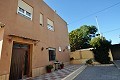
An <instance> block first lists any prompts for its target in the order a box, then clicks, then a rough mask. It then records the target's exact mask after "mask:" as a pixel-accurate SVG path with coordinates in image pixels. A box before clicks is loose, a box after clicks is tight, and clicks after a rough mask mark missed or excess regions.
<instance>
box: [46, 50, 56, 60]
mask: <svg viewBox="0 0 120 80" xmlns="http://www.w3.org/2000/svg"><path fill="white" fill-rule="evenodd" d="M48 51H49V61H54V60H55V58H56V54H55V49H54V48H49V49H48Z"/></svg>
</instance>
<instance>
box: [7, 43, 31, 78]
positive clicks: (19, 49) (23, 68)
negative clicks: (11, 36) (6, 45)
mask: <svg viewBox="0 0 120 80" xmlns="http://www.w3.org/2000/svg"><path fill="white" fill-rule="evenodd" d="M29 66H30V54H29V45H24V44H18V43H14V45H13V50H12V59H11V68H10V77H9V80H18V79H22V78H23V77H27V76H29V70H30V69H29V68H30V67H29Z"/></svg>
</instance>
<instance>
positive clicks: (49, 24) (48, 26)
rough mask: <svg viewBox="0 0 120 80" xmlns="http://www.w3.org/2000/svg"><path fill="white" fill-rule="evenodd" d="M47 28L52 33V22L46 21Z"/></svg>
mask: <svg viewBox="0 0 120 80" xmlns="http://www.w3.org/2000/svg"><path fill="white" fill-rule="evenodd" d="M47 28H48V29H49V30H51V31H54V26H53V21H51V20H50V19H47Z"/></svg>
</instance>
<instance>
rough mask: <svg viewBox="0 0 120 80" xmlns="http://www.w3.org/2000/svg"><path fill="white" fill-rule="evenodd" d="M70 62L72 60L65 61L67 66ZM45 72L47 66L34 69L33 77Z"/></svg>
mask: <svg viewBox="0 0 120 80" xmlns="http://www.w3.org/2000/svg"><path fill="white" fill-rule="evenodd" d="M69 64H70V62H64V65H65V66H67V65H69ZM54 69H55V68H54ZM54 69H52V71H54ZM45 73H46V69H45V67H40V68H35V69H32V77H36V76H40V75H41V74H45Z"/></svg>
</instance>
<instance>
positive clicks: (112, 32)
mask: <svg viewBox="0 0 120 80" xmlns="http://www.w3.org/2000/svg"><path fill="white" fill-rule="evenodd" d="M44 1H45V2H46V3H47V4H48V5H49V6H50V7H51V8H52V9H53V10H56V11H57V14H59V15H60V16H61V17H62V18H63V19H64V20H65V21H66V22H67V23H68V24H69V25H68V31H69V32H70V31H72V30H74V29H76V28H79V27H80V26H82V25H95V26H97V24H96V20H95V16H97V18H98V23H99V26H100V31H101V33H103V36H105V37H106V39H108V40H112V44H118V43H120V4H118V5H116V6H114V7H111V8H109V9H107V10H105V11H102V12H100V13H98V14H94V15H91V16H89V17H86V16H88V15H90V14H93V13H95V12H98V11H100V10H103V9H105V8H107V7H110V6H111V5H114V4H116V3H118V2H120V0H44ZM84 17H86V18H84ZM83 18H84V19H83Z"/></svg>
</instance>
